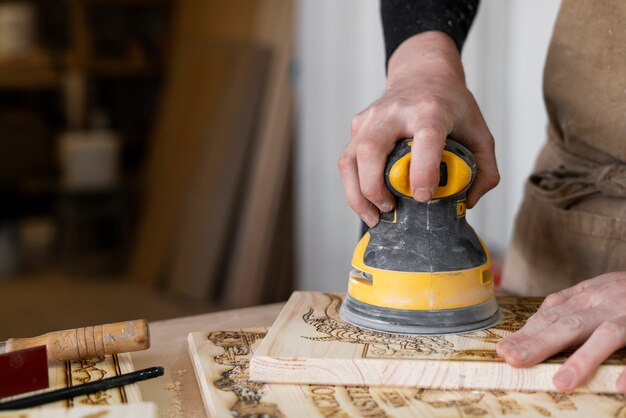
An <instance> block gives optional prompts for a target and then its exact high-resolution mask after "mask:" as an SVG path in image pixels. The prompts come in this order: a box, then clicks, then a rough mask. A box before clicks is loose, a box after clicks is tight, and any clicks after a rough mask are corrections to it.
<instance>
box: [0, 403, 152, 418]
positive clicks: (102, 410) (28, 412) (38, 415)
mask: <svg viewBox="0 0 626 418" xmlns="http://www.w3.org/2000/svg"><path fill="white" fill-rule="evenodd" d="M156 416H157V411H156V405H155V404H154V403H152V402H140V403H132V404H126V405H105V406H79V407H76V408H46V409H34V408H33V409H23V410H20V411H15V412H0V418H100V417H102V418H105V417H106V418H136V417H142V418H155V417H156Z"/></svg>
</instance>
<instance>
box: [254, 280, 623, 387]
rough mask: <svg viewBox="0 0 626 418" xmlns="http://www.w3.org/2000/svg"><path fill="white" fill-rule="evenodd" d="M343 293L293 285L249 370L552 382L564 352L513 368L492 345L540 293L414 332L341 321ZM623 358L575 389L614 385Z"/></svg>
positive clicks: (454, 382)
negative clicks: (494, 317)
mask: <svg viewBox="0 0 626 418" xmlns="http://www.w3.org/2000/svg"><path fill="white" fill-rule="evenodd" d="M342 297H343V296H342V295H340V294H331V293H318V292H294V294H293V295H292V296H291V298H290V299H289V301H288V302H287V304H286V305H285V308H284V309H283V311H282V312H281V313H280V315H279V316H278V318H277V320H276V322H275V323H274V325H273V326H272V328H271V330H270V331H269V334H268V335H267V338H265V339H264V341H263V344H261V346H260V347H259V349H258V350H257V351H256V352H255V355H254V357H253V358H252V359H251V376H252V378H253V379H255V380H261V381H266V382H274V383H279V382H282V383H311V384H348V385H393V386H416V387H426V388H444V389H464V388H467V389H510V390H555V388H554V386H553V384H552V376H553V374H554V373H555V372H556V371H557V370H558V368H559V367H560V364H561V363H562V362H563V361H564V360H565V359H566V358H567V355H568V354H567V353H562V354H560V355H557V356H554V357H552V358H550V359H548V360H547V361H546V362H544V363H542V364H539V365H537V366H534V367H531V368H524V369H515V368H513V367H511V366H509V365H507V364H506V363H504V362H503V361H502V360H501V359H500V358H499V357H498V356H497V354H496V352H495V345H496V343H497V342H498V341H499V340H500V339H501V338H502V337H503V336H505V335H508V334H510V333H511V332H513V331H515V330H517V329H519V328H520V327H521V326H522V324H523V323H524V322H525V321H526V319H527V318H528V317H529V316H530V315H532V314H533V313H534V312H535V311H536V310H537V308H538V307H539V305H540V303H541V299H540V298H511V297H501V298H499V299H498V302H499V304H500V307H501V310H502V314H503V318H502V320H501V321H500V322H499V323H498V324H497V325H496V326H494V327H492V328H489V329H485V330H480V331H474V332H468V333H464V334H452V335H445V336H438V335H435V336H416V335H398V334H388V333H382V332H376V331H368V330H364V329H361V328H358V327H355V326H353V325H350V324H348V323H346V322H344V321H342V320H341V318H340V317H339V314H338V310H339V307H340V305H341V302H342ZM625 360H626V358H625V353H624V351H620V352H618V353H616V354H615V355H613V356H612V357H611V358H610V359H609V360H607V362H605V363H604V364H603V365H602V366H600V368H599V370H598V372H597V373H596V375H595V376H594V377H593V378H592V379H591V380H590V381H589V382H588V383H587V385H586V386H585V387H582V388H580V389H578V391H579V392H594V393H600V392H606V393H615V392H616V391H617V389H616V388H615V381H616V379H617V377H618V375H619V373H620V372H621V371H622V370H623V366H622V365H623V364H624V361H625Z"/></svg>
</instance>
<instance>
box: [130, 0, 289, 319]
mask: <svg viewBox="0 0 626 418" xmlns="http://www.w3.org/2000/svg"><path fill="white" fill-rule="evenodd" d="M178 7H179V9H178V15H177V22H176V28H175V35H174V45H173V48H172V49H173V59H172V63H171V68H170V71H169V80H168V83H167V85H166V88H165V92H164V94H163V101H162V108H161V113H160V117H159V119H158V120H157V123H156V127H155V136H154V138H153V143H152V145H151V154H150V157H149V159H150V160H149V164H148V168H147V171H146V182H147V187H146V195H145V207H144V217H143V222H142V224H141V225H140V230H139V233H138V238H137V242H136V247H135V252H134V256H133V259H132V261H131V267H130V276H131V279H132V280H133V281H141V282H144V283H146V284H148V285H160V286H162V287H164V288H166V289H167V290H168V291H171V292H173V293H176V294H179V295H181V296H184V297H186V298H187V299H197V300H200V301H206V300H207V299H209V298H211V299H213V300H215V301H217V302H219V306H221V307H239V306H245V305H252V304H258V303H263V302H269V301H273V300H281V299H286V297H287V296H288V294H289V293H290V290H291V286H292V271H293V254H294V252H293V239H292V233H293V229H292V212H293V204H292V199H291V188H292V183H291V180H292V172H291V154H292V97H291V92H290V86H289V80H288V75H289V74H288V72H289V66H290V59H291V53H292V40H293V35H292V23H293V7H292V2H291V1H290V0H254V1H253V0H236V1H229V2H194V1H190V0H189V1H184V2H180V3H178Z"/></svg>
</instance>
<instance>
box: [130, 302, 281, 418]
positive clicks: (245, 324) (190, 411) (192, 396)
mask: <svg viewBox="0 0 626 418" xmlns="http://www.w3.org/2000/svg"><path fill="white" fill-rule="evenodd" d="M282 307H283V304H282V303H278V304H273V305H266V306H258V307H252V308H245V309H237V310H232V311H223V312H216V313H211V314H204V315H196V316H190V317H184V318H177V319H170V320H166V321H157V322H152V323H151V324H150V333H151V340H152V346H151V348H150V349H149V350H147V351H142V352H137V353H132V359H133V364H134V367H135V369H143V368H146V367H150V366H163V367H165V375H164V376H162V377H160V378H158V379H153V380H147V381H145V382H141V383H140V384H139V386H140V388H141V393H142V395H143V399H144V400H145V401H152V402H155V403H156V404H157V405H158V410H159V417H163V418H183V417H185V418H187V417H189V418H202V417H206V416H207V414H206V412H205V410H204V405H203V403H202V397H201V395H200V390H199V388H198V384H197V382H196V376H195V374H194V371H193V366H192V364H191V359H190V358H189V354H188V350H187V335H188V334H189V333H190V332H194V331H209V330H219V329H230V328H249V327H269V326H271V325H272V323H273V322H274V319H276V317H277V316H278V314H279V312H280V310H281V309H282Z"/></svg>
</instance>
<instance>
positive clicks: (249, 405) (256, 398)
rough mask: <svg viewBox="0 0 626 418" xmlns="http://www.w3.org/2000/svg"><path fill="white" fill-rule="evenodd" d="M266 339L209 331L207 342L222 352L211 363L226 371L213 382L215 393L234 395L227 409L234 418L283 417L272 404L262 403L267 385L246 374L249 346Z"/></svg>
mask: <svg viewBox="0 0 626 418" xmlns="http://www.w3.org/2000/svg"><path fill="white" fill-rule="evenodd" d="M263 337H265V333H261V332H247V331H217V332H211V333H209V335H208V336H207V339H208V340H209V341H211V342H212V343H213V344H215V345H216V346H217V347H221V348H223V349H224V353H223V354H218V355H215V356H214V357H213V359H212V360H213V361H214V362H215V363H217V364H219V365H222V366H226V367H228V369H227V370H226V371H224V372H222V373H221V377H220V378H219V379H217V380H215V381H214V382H213V385H214V386H215V388H217V389H218V390H222V391H227V392H232V393H234V394H235V395H236V396H237V400H236V402H235V403H233V404H232V405H230V407H229V409H230V411H231V413H232V416H234V417H248V416H253V415H254V416H260V415H261V416H265V417H267V418H279V417H283V416H284V415H283V413H282V412H281V411H280V409H279V408H278V407H277V406H276V405H275V404H273V403H268V402H263V401H262V398H263V395H264V394H265V392H266V391H267V385H266V384H264V383H261V382H254V381H252V380H250V376H249V373H248V364H249V355H250V349H251V347H252V344H253V343H254V342H255V341H256V340H259V339H262V338H263Z"/></svg>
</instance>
